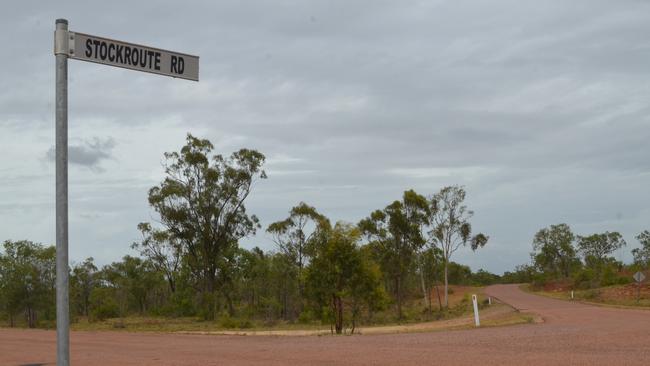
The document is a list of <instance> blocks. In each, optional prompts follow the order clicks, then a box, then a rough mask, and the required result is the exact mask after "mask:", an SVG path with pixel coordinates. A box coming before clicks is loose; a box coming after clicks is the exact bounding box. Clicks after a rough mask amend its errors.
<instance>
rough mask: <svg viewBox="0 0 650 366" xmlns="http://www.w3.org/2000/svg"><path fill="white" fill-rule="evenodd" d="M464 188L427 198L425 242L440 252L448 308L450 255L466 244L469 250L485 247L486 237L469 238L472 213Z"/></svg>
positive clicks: (454, 188) (452, 187)
mask: <svg viewBox="0 0 650 366" xmlns="http://www.w3.org/2000/svg"><path fill="white" fill-rule="evenodd" d="M465 195H466V193H465V189H464V188H462V187H459V186H449V187H444V188H442V189H441V190H440V191H439V192H438V193H436V194H435V195H433V196H432V197H431V198H430V202H429V206H430V209H429V212H430V217H429V225H430V230H429V231H428V240H427V241H428V242H429V243H430V244H431V245H432V246H435V247H437V248H439V249H440V250H441V251H442V258H443V265H444V281H445V291H444V295H445V298H444V306H445V307H449V263H450V261H451V257H452V255H453V254H454V253H455V252H456V251H457V250H458V249H459V248H461V247H463V246H465V245H467V244H468V243H469V244H470V247H471V248H472V250H473V251H476V250H477V249H478V248H482V247H483V246H485V244H487V241H488V236H486V235H484V234H482V233H478V234H476V235H474V236H472V225H471V224H470V222H469V220H470V219H471V218H472V216H473V215H474V212H473V211H471V210H468V209H467V206H466V205H465V204H464V201H465Z"/></svg>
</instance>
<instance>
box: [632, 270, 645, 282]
mask: <svg viewBox="0 0 650 366" xmlns="http://www.w3.org/2000/svg"><path fill="white" fill-rule="evenodd" d="M632 277H634V280H635V281H636V282H643V280H645V275H644V274H643V273H642V272H637V273H635V274H634V276H632Z"/></svg>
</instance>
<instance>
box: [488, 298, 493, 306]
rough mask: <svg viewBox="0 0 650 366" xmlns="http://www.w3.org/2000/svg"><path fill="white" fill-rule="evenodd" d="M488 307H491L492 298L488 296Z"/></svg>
mask: <svg viewBox="0 0 650 366" xmlns="http://www.w3.org/2000/svg"><path fill="white" fill-rule="evenodd" d="M488 305H492V296H488Z"/></svg>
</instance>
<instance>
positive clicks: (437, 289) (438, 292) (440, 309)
mask: <svg viewBox="0 0 650 366" xmlns="http://www.w3.org/2000/svg"><path fill="white" fill-rule="evenodd" d="M436 295H438V310H439V311H442V300H440V288H439V287H438V283H437V282H436Z"/></svg>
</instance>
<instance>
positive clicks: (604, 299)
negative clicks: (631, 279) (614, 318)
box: [521, 284, 650, 309]
mask: <svg viewBox="0 0 650 366" xmlns="http://www.w3.org/2000/svg"><path fill="white" fill-rule="evenodd" d="M521 289H522V290H524V291H526V292H530V293H534V294H538V295H542V296H546V297H551V298H554V299H560V300H569V301H571V300H573V301H580V302H585V303H590V304H595V305H604V306H614V307H625V308H635V309H638V308H644V309H649V308H650V285H648V284H645V285H643V286H641V291H640V294H641V296H640V299H639V301H637V300H636V296H637V295H636V294H637V292H636V291H637V285H636V284H628V285H615V286H607V287H601V288H596V289H590V290H574V291H573V299H571V290H564V289H563V290H555V291H544V290H541V291H535V290H533V289H531V287H530V285H522V286H521Z"/></svg>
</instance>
